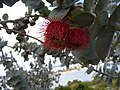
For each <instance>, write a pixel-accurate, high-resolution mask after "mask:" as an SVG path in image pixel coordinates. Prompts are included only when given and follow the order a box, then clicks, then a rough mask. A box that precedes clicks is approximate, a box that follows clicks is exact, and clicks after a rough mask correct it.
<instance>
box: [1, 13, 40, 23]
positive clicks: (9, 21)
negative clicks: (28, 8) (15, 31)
mask: <svg viewBox="0 0 120 90" xmlns="http://www.w3.org/2000/svg"><path fill="white" fill-rule="evenodd" d="M34 16H35V15H31V16H26V17H22V18H19V19H15V20H5V21H0V24H5V23H16V22H18V21H20V20H23V19H24V18H29V17H34ZM37 16H39V17H40V16H42V15H37Z"/></svg>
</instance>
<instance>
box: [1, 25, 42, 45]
mask: <svg viewBox="0 0 120 90" xmlns="http://www.w3.org/2000/svg"><path fill="white" fill-rule="evenodd" d="M0 28H3V29H8V28H7V27H0ZM9 30H11V31H12V32H16V33H20V34H21V35H24V36H27V37H30V38H33V39H35V40H37V41H39V42H41V43H43V41H41V40H39V39H37V38H35V37H33V36H30V35H27V34H24V33H21V32H20V31H17V30H13V29H9Z"/></svg>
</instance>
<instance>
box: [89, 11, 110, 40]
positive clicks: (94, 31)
mask: <svg viewBox="0 0 120 90" xmlns="http://www.w3.org/2000/svg"><path fill="white" fill-rule="evenodd" d="M107 24H108V13H107V11H101V12H100V13H99V15H97V17H96V18H95V21H94V23H93V24H92V25H91V26H90V34H91V36H92V37H94V38H96V36H97V35H98V34H99V33H100V32H101V30H102V29H104V28H105V27H106V26H107Z"/></svg>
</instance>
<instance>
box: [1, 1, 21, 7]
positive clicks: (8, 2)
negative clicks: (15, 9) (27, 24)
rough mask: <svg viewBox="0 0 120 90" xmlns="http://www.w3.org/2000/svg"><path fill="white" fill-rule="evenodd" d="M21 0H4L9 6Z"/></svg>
mask: <svg viewBox="0 0 120 90" xmlns="http://www.w3.org/2000/svg"><path fill="white" fill-rule="evenodd" d="M17 1H19V0H3V3H4V4H5V5H7V6H10V7H11V6H13V5H14V4H15V3H16V2H17Z"/></svg>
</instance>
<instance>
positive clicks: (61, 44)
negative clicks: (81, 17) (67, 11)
mask: <svg viewBox="0 0 120 90" xmlns="http://www.w3.org/2000/svg"><path fill="white" fill-rule="evenodd" d="M68 28H69V27H68V25H67V24H66V23H64V22H62V21H53V22H51V23H49V24H48V26H47V28H46V31H45V34H44V35H45V42H44V43H43V44H44V45H45V46H46V47H48V48H49V49H51V50H60V51H61V50H64V49H65V48H66V34H67V31H68Z"/></svg>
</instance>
